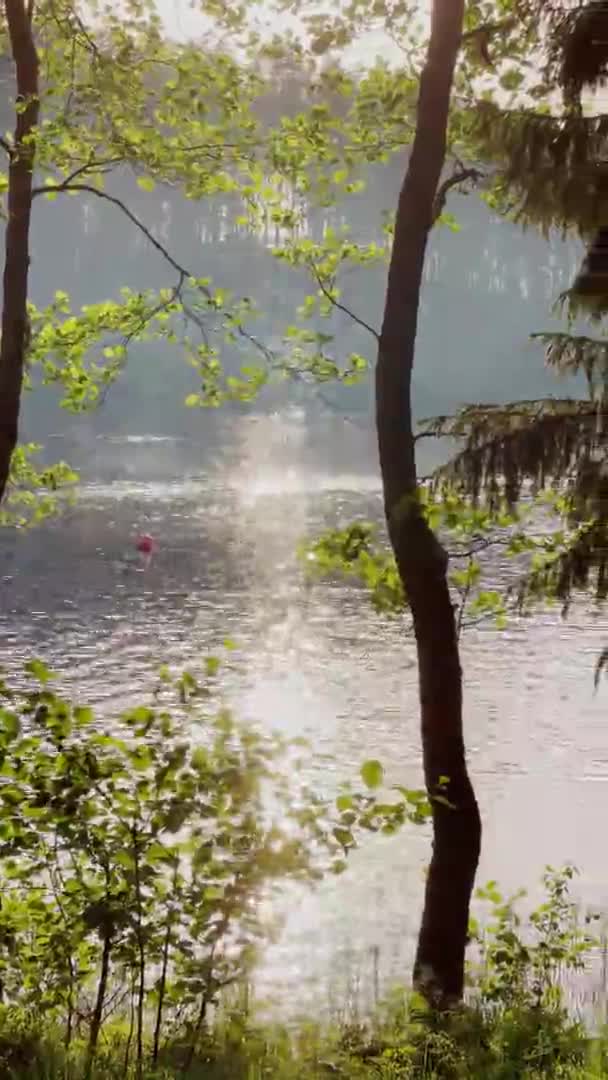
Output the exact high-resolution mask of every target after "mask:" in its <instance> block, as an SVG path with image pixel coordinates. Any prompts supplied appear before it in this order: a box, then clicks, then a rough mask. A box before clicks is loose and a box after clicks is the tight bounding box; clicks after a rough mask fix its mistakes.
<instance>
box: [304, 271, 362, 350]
mask: <svg viewBox="0 0 608 1080" xmlns="http://www.w3.org/2000/svg"><path fill="white" fill-rule="evenodd" d="M307 266H308V269H309V270H310V272H311V274H312V276H313V277H314V279H315V281H316V283H317V285H318V286H319V289H320V290H321V292H322V293H323V296H324V297H325V299H326V300H329V302H330V304H333V306H334V307H335V308H337V309H338V311H343V312H344V314H345V315H348V317H349V318H350V319H352V320H353V322H354V323H357V326H361V327H363V329H364V330H367V332H368V334H371V335H372V337H373V338H374V340H375V341H376V343H379V342H380V334H379V333H378V331H377V330H374V328H373V326H370V325H369V323H366V322H365V319H360V318H359V316H358V315H355V313H354V311H351V310H350V308H347V307H346V305H345V304H341V303H340V301H339V300H336V298H335V296H332V294H331V292H330V291H329V289H328V288H327V286H326V285H325V283H324V282H323V279H322V278H321V276H320V275H319V272H318V270H317V268H316V266H315V265H314V263H311V262H309V263H307Z"/></svg>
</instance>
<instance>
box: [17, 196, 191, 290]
mask: <svg viewBox="0 0 608 1080" xmlns="http://www.w3.org/2000/svg"><path fill="white" fill-rule="evenodd" d="M68 191H84V192H87V194H89V195H95V196H96V197H97V198H98V199H103V200H104V201H105V202H109V203H112V205H113V206H117V207H118V209H119V210H121V211H122V213H123V214H124V215H125V216H126V217H127V218H128V219H129V221H130V222H131V223H132V224H133V225H135V226H136V228H138V229H139V230H140V232H142V233H143V235H144V236H145V237H146V239H147V240H148V242H149V243H150V244H152V247H154V248H156V250H157V251H158V252H159V253H160V254H161V255H162V256H163V258H164V259H165V260H166V261H167V262H168V263H169V266H172V267H173V269H174V270H175V271H176V273H177V274H179V275H183V277H184V278H185V277H191V276H192V275H191V274H189V273H188V271H187V270H186V269H185V268H184V267H183V266H180V264H179V263H178V262H176V261H175V259H174V258H173V256H172V255H171V253H170V252H169V251H167V249H166V247H165V246H164V244H161V242H160V240H157V239H156V237H155V236H154V234H153V233H152V232H150V229H149V228H148V227H147V225H144V223H143V221H140V219H139V218H138V217H137V216H136V215H135V214H134V213H133V211H132V210H129V207H128V206H127V205H126V203H124V202H123V201H122V199H118V198H117V197H116V195H109V194H108V192H107V191H100V189H99V188H96V187H94V186H93V185H92V184H80V183H79V184H73V183H70V182H69V181H67V180H66V181H64V182H63V183H59V184H47V185H45V186H44V187H37V188H34V189H33V191H32V198H34V197H35V196H36V195H48V194H53V193H54V194H56V195H61V194H64V193H65V192H68ZM201 290H202V292H203V293H204V294H205V296H207V298H208V299H209V300H210V299H211V292H210V290H209V289H206V288H204V287H201Z"/></svg>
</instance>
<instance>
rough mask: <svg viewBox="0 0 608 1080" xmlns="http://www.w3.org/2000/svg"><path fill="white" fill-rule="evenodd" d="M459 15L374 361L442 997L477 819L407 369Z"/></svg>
mask: <svg viewBox="0 0 608 1080" xmlns="http://www.w3.org/2000/svg"><path fill="white" fill-rule="evenodd" d="M463 15H464V0H434V3H433V9H432V24H431V38H430V43H429V49H428V55H427V59H426V64H425V67H424V71H423V74H422V78H421V81H420V92H419V99H418V112H417V126H416V136H415V139H414V145H413V148H412V152H411V156H410V160H409V164H408V168H407V172H406V176H405V179H404V182H403V187H402V189H401V192H400V195H399V202H398V208H397V217H396V222H395V235H394V241H393V250H392V257H391V262H390V268H389V274H388V287H387V294H386V301H385V310H384V320H383V325H382V332H381V335H380V348H379V354H378V364H377V368H376V424H377V431H378V446H379V454H380V467H381V472H382V481H383V488H384V508H385V514H386V519H387V524H388V530H389V535H390V539H391V543H392V546H393V550H394V552H395V558H396V561H397V565H398V568H399V573H400V575H401V578H402V581H403V585H404V588H405V592H406V595H407V598H408V601H409V605H410V608H411V612H412V617H413V621H414V630H415V635H416V644H417V650H418V668H419V688H420V707H421V727H422V746H423V759H424V774H425V782H426V787H427V790H428V793H429V796H430V797H431V800H432V807H433V854H432V859H431V865H430V868H429V873H428V878H427V884H426V895H425V903H424V913H423V917H422V925H421V929H420V935H419V939H418V949H417V955H416V961H415V967H414V982H415V985H416V986H417V988H418V989H419V990H421V991H422V992H423V993H424V994H425V996H426V997H427V998H428V999H429V1000H430V1001H432V1002H433V1003H435V1004H438V1005H440V1006H445V1005H449V1004H450V1003H452V1002H454V1001H457V1000H458V999H459V998H460V997H461V996H462V992H463V982H464V953H465V947H466V941H467V931H468V918H469V904H470V898H471V893H472V890H473V884H474V880H475V873H476V870H477V863H478V859H479V851H480V844H481V821H480V817H479V810H478V807H477V802H476V800H475V794H474V792H473V788H472V785H471V782H470V780H469V776H468V773H467V767H466V759H465V748H464V739H463V731H462V680H461V670H460V658H459V653H458V636H457V632H456V625H455V616H454V609H453V606H452V602H451V597H450V593H449V587H448V581H447V563H448V559H447V554H446V552H445V550H444V549H443V547H442V546H441V544H440V543H439V541H438V539H437V538H436V536H435V535H434V533H433V532H432V531H431V529H430V528H429V526H428V525H427V523H426V521H425V520H424V518H423V516H422V514H421V512H420V505H419V502H418V499H417V478H416V461H415V444H414V436H413V430H412V406H411V378H412V368H413V363H414V348H415V341H416V332H417V322H418V306H419V297H420V287H421V281H422V272H423V266H424V258H425V252H426V246H427V240H428V235H429V231H430V229H431V227H432V223H433V217H434V201H435V195H436V191H437V187H438V184H439V180H440V176H441V171H442V168H443V166H444V162H445V153H446V132H447V122H448V114H449V105H450V93H451V87H452V81H453V74H454V66H455V62H456V57H457V54H458V49H459V45H460V39H461V34H462V25H463ZM445 362H446V363H450V362H451V357H450V348H449V341H446V342H445ZM446 778H447V781H446ZM437 795H439V796H440V798H439V801H438V800H437V798H436V796H437ZM448 802H449V804H450V805H447V803H448Z"/></svg>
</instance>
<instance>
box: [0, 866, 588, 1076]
mask: <svg viewBox="0 0 608 1080" xmlns="http://www.w3.org/2000/svg"><path fill="white" fill-rule="evenodd" d="M572 873H573V871H572V869H571V868H569V867H566V868H565V869H564V870H562V871H555V870H552V869H549V870H548V871H547V873H546V875H545V879H544V882H545V890H546V898H545V900H544V901H543V903H542V904H541V905H540V907H538V908H537V909H536V910H535V911H533V912H532V913H531V915H530V916H529V917H528V918H527V919H526V920H523V919H521V918H520V917H519V916H518V915H517V913H516V903H517V900H518V897H519V896H520V895H521V894H518V896H516V897H513V898H511V899H510V900H506V899H504V898H503V897H502V896H501V894H500V893H499V891H498V888H497V886H496V883H495V882H490V883H488V885H486V886H485V887H484V888H483V889H481V890H480V891H479V896H480V899H482V900H483V901H485V903H486V904H488V905H489V908H490V921H489V923H487V924H486V925H485V929H484V930H483V931H482V929H481V928H480V927H479V926H472V927H471V933H472V936H473V939H474V942H475V947H476V950H477V953H478V955H477V962H476V964H475V966H474V967H473V968H472V969H471V971H470V1000H469V1003H468V1004H467V1005H466V1006H461V1007H460V1008H458V1009H455V1010H453V1011H451V1012H449V1013H447V1014H443V1015H438V1014H435V1013H433V1012H432V1011H431V1010H429V1008H428V1005H427V1004H426V1003H425V1002H424V1001H423V1000H422V999H421V998H419V997H418V996H417V995H416V994H412V993H411V992H408V991H404V990H402V989H400V988H398V987H395V988H393V989H392V990H391V991H390V992H389V994H388V995H387V997H386V998H385V999H384V1000H382V1001H381V1002H380V1003H379V1005H378V1007H377V1009H376V1010H375V1012H374V1014H373V1015H372V1016H370V1017H369V1018H367V1019H366V1020H362V1019H361V1018H360V1017H359V1018H358V1019H356V1020H355V1019H354V1018H353V1019H352V1020H351V1021H350V1022H349V1019H348V1017H347V1018H346V1019H345V1020H343V1021H342V1023H341V1025H340V1026H339V1027H337V1028H335V1029H331V1028H330V1027H329V1026H328V1025H327V1024H325V1023H324V1022H319V1021H317V1020H316V1019H310V1020H308V1021H302V1020H301V1021H299V1022H298V1023H294V1024H291V1025H290V1027H289V1028H283V1027H281V1026H280V1025H278V1024H269V1023H266V1024H263V1023H262V1022H260V1020H259V1019H257V1017H256V1012H255V1001H254V1002H253V1004H252V1001H251V997H250V995H249V993H248V992H247V988H246V987H235V988H234V989H233V991H226V992H225V994H224V998H223V1002H222V1004H221V1006H220V1007H219V1008H218V1009H216V1010H215V1011H214V1013H213V1016H210V1017H209V1018H208V1023H207V1024H206V1025H205V1028H204V1031H202V1032H201V1033H200V1037H199V1040H198V1042H197V1044H196V1048H195V1051H194V1053H193V1054H190V1053H189V1044H188V1037H190V1038H191V1034H192V1033H191V1032H190V1036H188V1034H186V1037H185V1038H184V1033H183V1032H182V1031H181V1030H179V1029H178V1030H175V1029H173V1030H171V1029H168V1031H167V1038H166V1040H165V1041H164V1042H163V1045H162V1046H161V1048H160V1050H159V1054H158V1060H157V1062H156V1065H155V1066H154V1065H152V1064H150V1065H148V1066H147V1067H146V1063H142V1064H143V1068H142V1069H140V1070H138V1069H137V1062H136V1060H135V1055H134V1054H133V1053H132V1052H131V1054H130V1053H129V1049H128V1048H129V1046H132V1044H133V1034H132V1031H131V1024H130V1020H129V1010H128V1008H127V1010H126V1012H124V1005H121V1004H120V1001H118V1004H116V1005H115V1011H114V1014H113V1015H112V1016H111V1017H109V1018H108V1019H107V1020H106V1023H105V1028H104V1030H105V1040H104V1042H103V1044H102V1045H100V1047H99V1050H98V1055H97V1060H96V1067H95V1070H94V1073H93V1075H95V1077H99V1078H101V1077H104V1078H105V1077H110V1078H113V1077H116V1080H118V1078H119V1077H120V1078H121V1080H124V1078H125V1077H130V1076H140V1077H142V1078H144V1077H145V1080H158V1078H160V1077H162V1078H163V1080H177V1077H184V1078H186V1080H195V1078H196V1080H198V1078H199V1077H200V1078H202V1077H205V1078H206V1080H251V1078H252V1077H262V1076H269V1077H274V1078H276V1080H322V1078H323V1077H325V1076H327V1075H337V1076H340V1077H345V1078H349V1080H357V1078H360V1080H372V1078H375V1080H431V1078H432V1080H469V1078H473V1080H477V1078H479V1080H482V1078H483V1080H515V1078H516V1077H517V1078H518V1080H555V1078H557V1077H561V1078H562V1080H590V1078H594V1077H596V1078H598V1080H599V1078H600V1077H602V1078H605V1077H606V1076H607V1075H608V1054H607V1051H606V1046H605V1043H604V1041H603V1040H602V1038H601V1037H600V1038H597V1037H594V1036H592V1035H591V1034H589V1033H588V1032H586V1031H585V1029H584V1028H583V1026H582V1024H581V1022H580V1021H577V1020H575V1019H572V1018H571V1017H569V1016H568V1014H567V1012H566V1010H565V1006H564V999H563V995H562V991H561V986H562V980H563V979H564V978H567V977H568V974H569V973H572V972H576V971H578V970H579V969H580V966H581V963H582V960H583V957H584V955H585V951H586V950H587V949H588V948H589V947H591V946H592V944H593V939H592V937H591V936H590V934H589V931H588V921H587V924H586V925H585V928H583V927H582V926H581V925H580V922H579V921H578V920H577V917H576V911H575V907H574V904H573V903H572V901H571V899H570V896H569V883H570V881H571V878H572ZM125 989H126V987H125ZM32 992H34V990H33V988H32ZM121 1013H122V1015H121ZM80 1023H81V1024H82V1023H83V1020H82V1019H81V1020H80ZM64 1036H65V1032H64V1031H63V1030H62V1029H61V1028H59V1027H57V1026H56V1023H55V1022H54V1021H53V1019H52V1016H51V1015H50V1014H49V1012H48V1011H46V1012H45V1013H44V1014H43V1015H41V1013H40V1011H39V1010H27V1009H23V1008H15V1007H14V1006H6V1005H4V1006H2V1007H0V1061H1V1062H2V1065H3V1067H4V1069H5V1071H7V1072H8V1070H10V1069H11V1068H12V1072H11V1073H10V1074H9V1075H12V1076H14V1077H15V1080H25V1077H28V1078H31V1077H32V1076H39V1075H41V1076H45V1077H51V1078H53V1080H54V1078H55V1077H57V1080H59V1077H62V1078H63V1077H64V1076H66V1075H69V1076H71V1077H73V1080H84V1077H85V1076H88V1075H89V1073H87V1053H86V1042H85V1041H84V1040H83V1039H82V1038H79V1036H78V1034H77V1033H76V1034H75V1035H74V1037H73V1039H72V1042H71V1043H70V1045H69V1046H68V1047H67V1048H66V1046H65V1037H64ZM145 1045H146V1049H148V1043H147V1042H146V1044H145ZM125 1051H126V1053H125ZM36 1070H39V1071H36Z"/></svg>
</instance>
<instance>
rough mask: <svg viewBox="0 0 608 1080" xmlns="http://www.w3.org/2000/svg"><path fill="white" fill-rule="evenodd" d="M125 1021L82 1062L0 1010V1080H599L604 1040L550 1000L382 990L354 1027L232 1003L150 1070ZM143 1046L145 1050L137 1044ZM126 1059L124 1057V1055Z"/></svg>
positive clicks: (604, 1065) (81, 1056)
mask: <svg viewBox="0 0 608 1080" xmlns="http://www.w3.org/2000/svg"><path fill="white" fill-rule="evenodd" d="M128 1044H129V1039H128V1030H127V1025H122V1024H120V1023H117V1024H115V1025H113V1026H111V1027H108V1029H107V1030H106V1033H105V1037H104V1040H103V1044H102V1045H101V1046H100V1047H99V1051H98V1054H97V1059H96V1062H95V1066H94V1068H93V1069H92V1070H91V1071H90V1072H87V1062H86V1054H85V1045H84V1043H83V1044H82V1045H80V1046H79V1044H78V1042H77V1041H76V1042H74V1043H73V1044H72V1046H71V1049H70V1053H69V1054H66V1053H65V1052H64V1051H63V1050H62V1047H61V1037H60V1032H59V1031H58V1030H54V1029H53V1028H51V1029H50V1030H49V1029H48V1028H45V1025H44V1023H43V1022H41V1021H40V1019H39V1018H35V1017H34V1016H30V1017H28V1016H26V1015H24V1014H17V1013H15V1012H11V1010H9V1009H5V1010H3V1011H2V1014H1V1015H0V1076H2V1077H3V1078H6V1080H9V1078H11V1080H26V1078H27V1080H87V1078H90V1080H101V1078H104V1080H106V1078H107V1080H119V1078H120V1080H126V1078H131V1077H133V1078H136V1077H137V1078H138V1080H178V1078H179V1080H199V1078H200V1080H264V1078H268V1077H273V1078H276V1080H327V1078H328V1077H332V1076H334V1077H344V1078H348V1080H358V1078H368V1080H372V1078H374V1080H414V1078H425V1080H461V1078H462V1080H465V1078H473V1080H477V1078H479V1080H516V1078H522V1080H526V1078H528V1080H533V1078H534V1080H540V1078H541V1077H542V1078H545V1077H546V1078H548V1077H556V1078H557V1077H561V1078H568V1080H592V1078H599V1077H608V1042H607V1041H605V1040H604V1039H603V1038H602V1037H601V1036H591V1035H589V1034H588V1033H587V1032H586V1031H585V1029H584V1028H583V1027H582V1026H581V1024H580V1023H578V1022H577V1021H575V1020H573V1019H571V1018H569V1017H568V1016H567V1014H566V1013H565V1012H564V1011H563V1010H562V1009H561V1008H560V1007H559V1006H558V1005H557V1004H556V1005H555V1007H544V1008H533V1007H530V1006H529V1005H525V1004H523V1003H522V1004H521V1005H510V1006H508V1007H507V1006H504V1007H503V1006H500V1007H498V1008H489V1007H488V1006H487V1004H483V1003H479V1004H478V1005H476V1006H474V1007H463V1008H462V1009H460V1010H459V1011H457V1012H455V1013H453V1014H452V1015H450V1016H449V1017H447V1018H445V1017H444V1018H442V1019H439V1018H437V1017H433V1016H431V1015H430V1014H429V1013H428V1012H427V1011H425V1009H424V1008H422V1006H421V1003H420V1002H419V1001H418V1000H417V999H416V998H415V997H414V996H412V995H411V994H407V993H406V992H396V991H395V992H394V993H393V994H392V995H391V998H390V999H389V1000H388V1001H387V1002H386V1003H385V1004H384V1005H383V1006H382V1007H381V1008H380V1009H379V1010H378V1012H377V1014H376V1015H375V1016H374V1017H373V1018H372V1019H371V1020H370V1021H369V1023H367V1024H365V1025H358V1026H355V1025H353V1026H350V1027H349V1026H346V1027H343V1028H342V1029H341V1030H338V1031H334V1032H332V1031H328V1030H325V1029H323V1028H321V1027H320V1026H319V1025H317V1024H313V1023H308V1024H306V1023H301V1024H300V1025H299V1026H298V1027H296V1028H295V1029H293V1030H288V1029H287V1028H284V1027H278V1026H276V1027H275V1026H269V1025H266V1026H265V1025H262V1024H259V1023H256V1021H255V1019H254V1017H252V1016H251V1015H249V1014H247V1013H244V1012H242V1011H240V1010H239V1009H238V1008H233V1009H231V1010H229V1011H223V1012H222V1014H221V1015H219V1016H218V1017H217V1018H216V1020H215V1023H214V1024H213V1025H212V1026H211V1027H210V1028H209V1029H208V1030H207V1031H206V1032H205V1034H204V1037H203V1038H202V1039H201V1041H200V1043H199V1045H198V1047H197V1050H196V1053H195V1055H194V1056H193V1058H192V1060H191V1061H190V1062H188V1061H186V1060H185V1057H184V1053H183V1051H182V1044H181V1042H180V1040H179V1039H177V1040H176V1041H175V1042H173V1043H171V1042H169V1043H168V1044H167V1045H165V1047H164V1048H163V1050H162V1052H161V1054H160V1056H159V1060H158V1062H157V1064H156V1066H155V1067H154V1068H152V1067H151V1066H146V1065H145V1064H144V1063H143V1062H142V1063H141V1067H140V1068H139V1067H138V1066H137V1063H136V1062H135V1061H133V1055H132V1053H129V1052H128ZM148 1049H149V1048H148ZM129 1059H130V1060H129Z"/></svg>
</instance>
